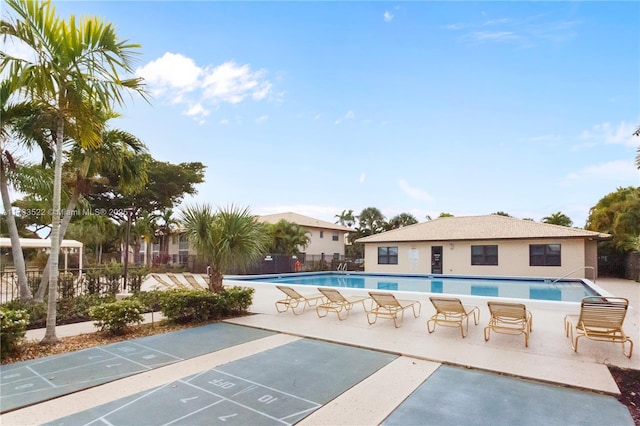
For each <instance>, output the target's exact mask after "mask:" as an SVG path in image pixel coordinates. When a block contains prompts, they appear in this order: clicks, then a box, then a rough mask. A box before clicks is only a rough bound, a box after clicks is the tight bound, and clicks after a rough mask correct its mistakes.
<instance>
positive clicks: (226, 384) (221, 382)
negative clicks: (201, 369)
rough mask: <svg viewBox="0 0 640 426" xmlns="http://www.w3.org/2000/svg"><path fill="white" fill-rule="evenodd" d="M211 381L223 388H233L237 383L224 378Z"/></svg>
mask: <svg viewBox="0 0 640 426" xmlns="http://www.w3.org/2000/svg"><path fill="white" fill-rule="evenodd" d="M209 383H210V384H212V385H213V386H217V387H219V388H222V389H231V388H232V387H234V386H235V385H236V384H235V383H233V382H230V381H228V380H224V379H216V380H210V381H209Z"/></svg>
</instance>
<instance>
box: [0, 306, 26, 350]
mask: <svg viewBox="0 0 640 426" xmlns="http://www.w3.org/2000/svg"><path fill="white" fill-rule="evenodd" d="M28 322H29V314H28V313H27V311H26V310H24V309H18V310H11V309H6V308H4V307H0V356H1V357H2V358H4V357H5V356H7V355H9V354H11V353H13V352H15V350H16V349H17V348H18V346H19V345H20V342H21V340H22V339H23V338H24V336H25V334H26V332H27V323H28Z"/></svg>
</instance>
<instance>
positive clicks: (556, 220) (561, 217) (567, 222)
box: [542, 212, 573, 227]
mask: <svg viewBox="0 0 640 426" xmlns="http://www.w3.org/2000/svg"><path fill="white" fill-rule="evenodd" d="M542 221H543V222H544V223H549V224H551V225H560V226H569V227H570V226H572V225H573V221H572V220H571V218H569V216H567V215H566V214H564V213H562V212H557V213H553V214H551V215H549V216H545V217H543V218H542Z"/></svg>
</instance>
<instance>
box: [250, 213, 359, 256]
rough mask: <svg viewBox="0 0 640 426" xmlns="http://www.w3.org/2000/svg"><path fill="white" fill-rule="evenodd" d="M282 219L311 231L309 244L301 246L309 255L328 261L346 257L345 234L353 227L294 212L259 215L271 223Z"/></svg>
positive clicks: (260, 218) (262, 219) (261, 218)
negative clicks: (304, 246)
mask: <svg viewBox="0 0 640 426" xmlns="http://www.w3.org/2000/svg"><path fill="white" fill-rule="evenodd" d="M282 219H284V220H286V221H287V222H291V223H295V224H297V225H300V226H302V227H304V228H305V229H307V230H308V231H309V245H308V246H307V247H306V248H305V249H302V248H301V252H303V253H305V254H306V255H307V256H313V257H318V258H320V257H324V258H325V260H327V261H329V260H331V259H336V260H338V259H342V258H343V257H344V245H345V235H346V234H348V233H349V232H353V230H352V229H351V228H347V227H346V226H342V225H339V224H336V223H331V222H325V221H323V220H320V219H314V218H312V217H309V216H303V215H301V214H298V213H292V212H287V213H277V214H270V215H264V216H258V220H260V221H261V222H266V223H271V224H274V223H277V222H279V221H280V220H282Z"/></svg>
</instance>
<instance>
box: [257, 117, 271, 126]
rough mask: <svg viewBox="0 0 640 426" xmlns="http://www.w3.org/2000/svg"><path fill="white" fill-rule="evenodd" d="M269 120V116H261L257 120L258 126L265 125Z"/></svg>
mask: <svg viewBox="0 0 640 426" xmlns="http://www.w3.org/2000/svg"><path fill="white" fill-rule="evenodd" d="M268 119H269V116H268V115H261V116H260V117H258V118H256V123H257V124H260V123H264V122H265V121H267V120H268Z"/></svg>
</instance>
